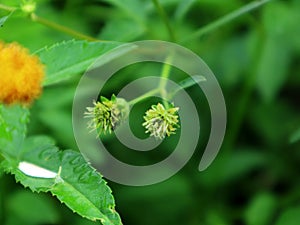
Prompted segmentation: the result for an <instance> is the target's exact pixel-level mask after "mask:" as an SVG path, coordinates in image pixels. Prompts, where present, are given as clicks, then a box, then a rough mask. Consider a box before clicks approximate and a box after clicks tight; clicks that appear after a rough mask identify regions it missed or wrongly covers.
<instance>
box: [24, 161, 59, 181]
mask: <svg viewBox="0 0 300 225" xmlns="http://www.w3.org/2000/svg"><path fill="white" fill-rule="evenodd" d="M18 168H19V170H21V171H22V172H23V173H24V174H26V175H28V176H31V177H38V178H55V177H56V176H57V173H54V172H52V171H50V170H47V169H44V168H42V167H39V166H37V165H34V164H32V163H28V162H20V163H19V166H18Z"/></svg>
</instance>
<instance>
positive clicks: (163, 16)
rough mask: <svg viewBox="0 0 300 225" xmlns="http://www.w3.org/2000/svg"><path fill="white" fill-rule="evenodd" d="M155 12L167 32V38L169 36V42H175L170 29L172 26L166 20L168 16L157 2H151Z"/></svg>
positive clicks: (155, 0)
mask: <svg viewBox="0 0 300 225" xmlns="http://www.w3.org/2000/svg"><path fill="white" fill-rule="evenodd" d="M152 2H153V4H154V6H155V8H156V10H157V12H158V13H159V15H160V17H161V18H162V20H163V21H164V23H165V25H166V28H167V30H168V33H169V36H170V40H171V41H173V42H176V38H175V33H174V31H173V29H172V26H171V24H170V21H169V19H168V16H167V14H166V12H165V10H164V8H163V7H162V6H161V4H160V3H159V2H158V0H152Z"/></svg>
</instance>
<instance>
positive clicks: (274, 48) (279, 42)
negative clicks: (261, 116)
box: [257, 2, 294, 102]
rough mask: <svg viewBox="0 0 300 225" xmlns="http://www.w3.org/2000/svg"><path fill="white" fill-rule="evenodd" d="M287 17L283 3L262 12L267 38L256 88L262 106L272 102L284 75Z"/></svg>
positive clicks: (287, 57) (287, 48)
mask: <svg viewBox="0 0 300 225" xmlns="http://www.w3.org/2000/svg"><path fill="white" fill-rule="evenodd" d="M290 14H291V12H290V8H288V6H287V4H284V3H283V2H277V3H276V2H275V4H268V5H267V6H266V8H265V10H264V14H263V23H264V26H265V29H266V31H267V33H266V35H267V37H266V40H265V44H264V47H263V49H262V55H261V58H260V61H259V64H258V71H257V87H258V89H259V92H260V93H261V95H262V97H263V99H264V100H265V101H266V102H270V101H272V100H274V98H275V97H276V95H277V93H278V92H279V90H280V89H281V87H282V86H283V85H284V82H285V80H286V78H287V75H288V67H289V64H290V61H291V48H292V46H291V44H290V42H291V40H290V33H291V32H289V30H292V29H293V28H292V27H293V22H292V21H293V20H294V18H292V17H291V16H290Z"/></svg>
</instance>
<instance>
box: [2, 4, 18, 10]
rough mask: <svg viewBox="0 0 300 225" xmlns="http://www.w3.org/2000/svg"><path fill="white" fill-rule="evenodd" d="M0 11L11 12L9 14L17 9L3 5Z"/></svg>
mask: <svg viewBox="0 0 300 225" xmlns="http://www.w3.org/2000/svg"><path fill="white" fill-rule="evenodd" d="M0 9H3V10H5V11H9V12H13V11H15V10H16V9H17V8H15V7H10V6H7V5H3V4H0Z"/></svg>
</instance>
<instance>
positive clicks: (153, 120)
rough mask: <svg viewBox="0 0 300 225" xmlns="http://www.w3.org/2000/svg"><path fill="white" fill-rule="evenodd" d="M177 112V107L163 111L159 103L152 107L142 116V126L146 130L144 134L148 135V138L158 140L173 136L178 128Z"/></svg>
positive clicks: (163, 108)
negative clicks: (151, 137) (152, 137)
mask: <svg viewBox="0 0 300 225" xmlns="http://www.w3.org/2000/svg"><path fill="white" fill-rule="evenodd" d="M178 110H179V108H178V107H176V108H175V107H171V108H168V109H165V107H164V106H163V105H162V104H160V103H158V104H157V105H153V106H152V107H151V109H149V110H148V111H147V112H146V115H145V116H144V120H145V122H144V123H143V126H144V127H145V128H146V129H147V130H146V133H150V136H154V137H155V138H159V139H164V138H165V136H170V135H171V134H175V131H176V129H177V128H178V127H179V124H178V122H179V120H178V115H177V112H178Z"/></svg>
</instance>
